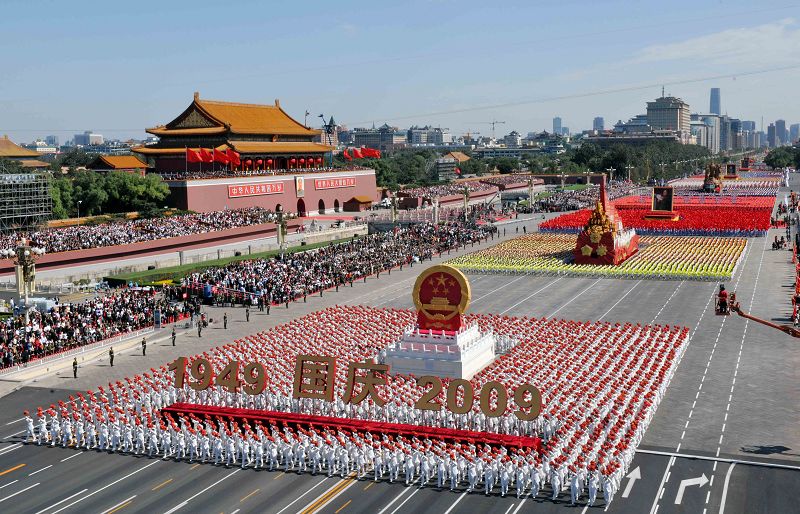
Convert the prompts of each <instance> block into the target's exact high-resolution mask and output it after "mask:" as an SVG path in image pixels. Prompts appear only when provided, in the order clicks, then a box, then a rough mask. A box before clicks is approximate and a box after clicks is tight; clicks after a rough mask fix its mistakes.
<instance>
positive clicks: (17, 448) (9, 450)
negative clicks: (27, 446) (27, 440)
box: [0, 443, 22, 455]
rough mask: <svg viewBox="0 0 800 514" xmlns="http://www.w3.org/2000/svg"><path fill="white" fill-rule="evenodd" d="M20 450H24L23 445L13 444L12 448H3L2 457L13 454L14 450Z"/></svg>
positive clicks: (0, 451)
mask: <svg viewBox="0 0 800 514" xmlns="http://www.w3.org/2000/svg"><path fill="white" fill-rule="evenodd" d="M20 448H22V443H16V444H12V445H11V446H8V447H6V448H3V449H2V450H0V455H5V454H6V453H11V452H13V451H14V450H19V449H20Z"/></svg>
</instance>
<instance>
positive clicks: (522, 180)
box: [481, 174, 544, 186]
mask: <svg viewBox="0 0 800 514" xmlns="http://www.w3.org/2000/svg"><path fill="white" fill-rule="evenodd" d="M531 178H532V175H530V174H512V175H497V176H494V177H487V178H482V179H481V182H484V183H486V184H492V185H494V186H507V185H509V184H525V185H526V186H527V185H528V181H529V180H531ZM543 182H544V181H543V180H542V179H540V178H533V184H534V185H537V184H542V183H543Z"/></svg>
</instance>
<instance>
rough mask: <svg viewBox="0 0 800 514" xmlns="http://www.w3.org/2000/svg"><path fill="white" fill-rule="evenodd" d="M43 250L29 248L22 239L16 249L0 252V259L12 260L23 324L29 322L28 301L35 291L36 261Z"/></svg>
mask: <svg viewBox="0 0 800 514" xmlns="http://www.w3.org/2000/svg"><path fill="white" fill-rule="evenodd" d="M44 253H45V252H44V248H39V247H36V246H30V245H29V244H28V242H27V240H25V239H23V240H22V242H21V243H20V244H19V246H17V248H16V249H14V250H10V249H3V250H0V257H3V258H7V259H13V260H14V267H15V271H16V276H17V294H19V296H20V297H21V298H22V299H24V302H25V324H26V325H27V324H28V322H29V321H30V315H29V313H28V310H29V305H28V299H29V296H30V295H31V294H33V291H34V290H35V289H36V287H35V280H36V259H38V258H39V257H41V256H42V255H44Z"/></svg>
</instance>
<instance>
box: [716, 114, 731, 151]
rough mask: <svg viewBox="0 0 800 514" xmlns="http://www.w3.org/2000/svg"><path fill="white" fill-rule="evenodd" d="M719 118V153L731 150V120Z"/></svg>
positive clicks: (726, 117) (725, 117) (724, 117)
mask: <svg viewBox="0 0 800 514" xmlns="http://www.w3.org/2000/svg"><path fill="white" fill-rule="evenodd" d="M717 118H719V149H720V150H721V151H725V150H730V149H731V148H733V141H732V139H733V138H732V137H731V119H730V118H728V116H727V115H724V116H717Z"/></svg>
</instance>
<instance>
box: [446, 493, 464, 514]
mask: <svg viewBox="0 0 800 514" xmlns="http://www.w3.org/2000/svg"><path fill="white" fill-rule="evenodd" d="M466 497H467V493H466V492H463V493H461V494H460V495H459V497H458V498H457V499H456V501H454V502H453V504H452V505H450V508H449V509H447V510H446V511H444V514H450V512H452V510H453V509H455V508H456V505H458V502H460V501H461V500H463V499H464V498H466Z"/></svg>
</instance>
